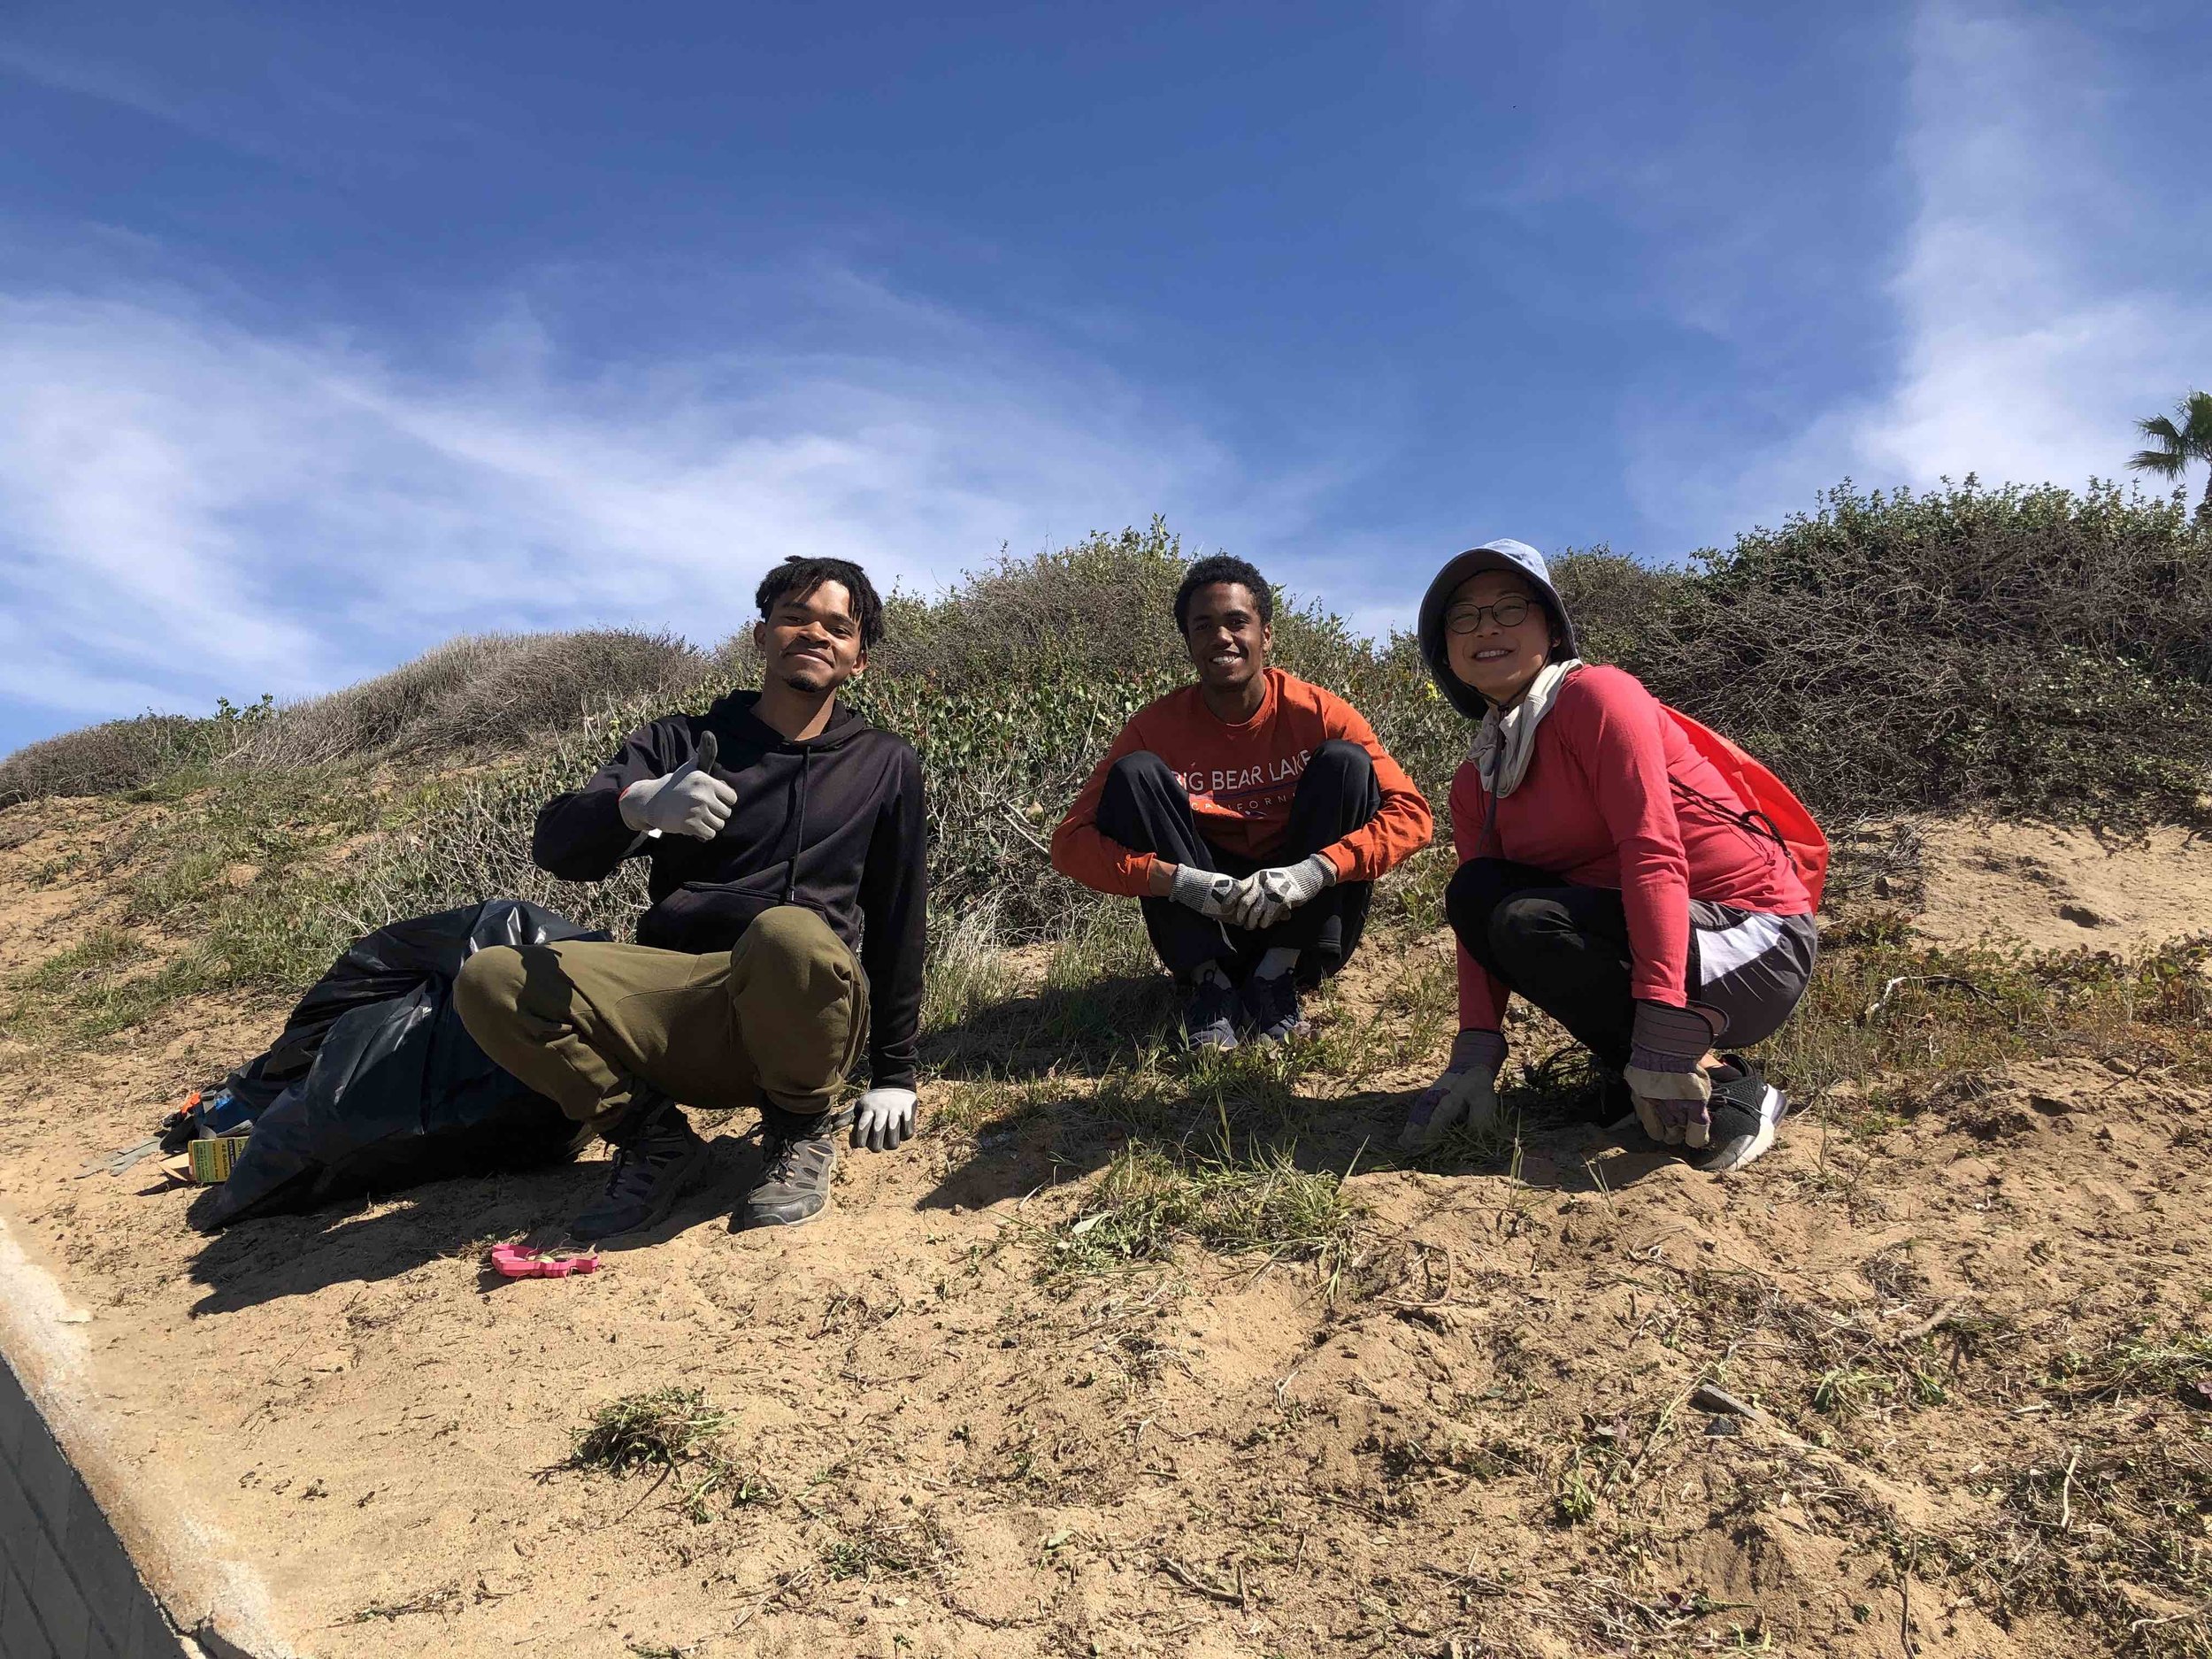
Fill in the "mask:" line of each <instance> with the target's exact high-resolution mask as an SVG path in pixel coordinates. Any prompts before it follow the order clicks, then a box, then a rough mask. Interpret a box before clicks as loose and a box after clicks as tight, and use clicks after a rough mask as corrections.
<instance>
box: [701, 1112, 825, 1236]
mask: <svg viewBox="0 0 2212 1659" xmlns="http://www.w3.org/2000/svg"><path fill="white" fill-rule="evenodd" d="M850 1121H851V1119H850V1118H849V1115H847V1114H841V1113H838V1112H822V1113H819V1114H818V1115H816V1116H815V1117H812V1118H803V1117H801V1116H799V1115H798V1114H796V1113H794V1112H782V1111H777V1110H774V1109H773V1108H771V1109H769V1110H767V1111H764V1112H763V1113H762V1114H761V1140H760V1145H761V1156H762V1164H761V1171H760V1179H758V1180H757V1181H756V1182H754V1183H753V1190H752V1191H751V1192H749V1193H748V1194H745V1202H743V1203H742V1204H741V1205H740V1206H739V1207H738V1211H737V1213H736V1214H735V1215H734V1216H732V1217H730V1230H731V1231H732V1232H733V1233H740V1232H743V1231H744V1230H746V1229H747V1228H749V1227H797V1226H803V1225H805V1224H806V1223H808V1222H810V1221H811V1220H813V1219H814V1217H817V1216H818V1215H820V1214H821V1213H822V1211H824V1210H826V1209H828V1208H829V1195H830V1176H831V1175H832V1174H833V1172H834V1171H836V1168H837V1131H838V1130H839V1129H841V1128H842V1127H843V1126H844V1125H846V1124H848V1123H849V1122H850Z"/></svg>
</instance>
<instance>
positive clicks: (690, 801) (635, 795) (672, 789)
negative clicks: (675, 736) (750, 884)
mask: <svg viewBox="0 0 2212 1659" xmlns="http://www.w3.org/2000/svg"><path fill="white" fill-rule="evenodd" d="M716 747H717V746H716V743H715V738H714V733H711V732H707V733H702V734H701V736H700V739H699V752H698V753H697V754H696V755H695V756H694V757H692V758H691V759H689V760H687V761H686V762H685V763H684V764H682V765H680V766H679V767H677V768H676V770H675V771H673V772H670V773H669V774H668V775H667V776H666V777H664V778H647V779H645V780H642V781H641V782H638V783H634V784H632V785H631V786H630V787H628V788H626V789H625V790H624V791H623V792H622V798H621V801H620V803H619V804H620V806H621V809H622V821H623V822H624V823H625V824H627V825H628V826H630V827H631V828H632V829H634V830H635V831H637V832H638V833H640V834H641V835H642V834H646V833H650V832H652V831H655V830H658V831H659V832H661V833H663V834H666V835H689V836H691V837H692V838H694V839H695V840H697V841H712V840H713V839H714V838H715V837H716V836H717V835H719V834H720V833H722V826H724V825H725V824H726V823H728V822H729V821H730V809H731V808H732V807H733V806H735V805H736V804H737V791H736V790H734V789H733V788H731V787H730V786H729V785H727V784H726V783H724V782H723V781H722V780H720V779H719V778H718V777H716V776H715V775H714V757H715V749H716Z"/></svg>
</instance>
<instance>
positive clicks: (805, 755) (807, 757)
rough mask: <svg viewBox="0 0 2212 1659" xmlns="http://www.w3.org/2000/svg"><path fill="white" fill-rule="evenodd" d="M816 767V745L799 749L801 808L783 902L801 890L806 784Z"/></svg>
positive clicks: (793, 836) (798, 813)
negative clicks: (800, 872) (800, 865)
mask: <svg viewBox="0 0 2212 1659" xmlns="http://www.w3.org/2000/svg"><path fill="white" fill-rule="evenodd" d="M813 769H814V746H813V745H812V744H811V743H810V744H808V745H807V746H806V747H805V748H803V749H801V750H800V751H799V810H798V811H797V812H795V814H793V817H794V818H795V820H796V822H795V828H794V831H793V834H792V838H791V867H790V869H789V870H788V871H787V872H785V874H784V879H783V902H785V903H786V904H788V903H790V902H792V901H793V900H794V899H795V898H796V897H797V896H798V892H799V855H800V854H801V853H802V852H803V851H805V850H806V784H807V778H808V775H809V774H810V772H812V771H813Z"/></svg>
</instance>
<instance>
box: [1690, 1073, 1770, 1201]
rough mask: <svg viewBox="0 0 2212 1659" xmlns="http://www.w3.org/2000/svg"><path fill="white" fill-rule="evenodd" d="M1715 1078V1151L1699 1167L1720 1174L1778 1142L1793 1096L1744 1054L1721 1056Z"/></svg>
mask: <svg viewBox="0 0 2212 1659" xmlns="http://www.w3.org/2000/svg"><path fill="white" fill-rule="evenodd" d="M1721 1061H1722V1064H1721V1065H1720V1067H1719V1069H1718V1070H1717V1071H1713V1072H1711V1073H1709V1075H1710V1076H1711V1078H1712V1079H1713V1099H1712V1103H1711V1107H1710V1110H1711V1112H1712V1118H1713V1141H1712V1144H1713V1148H1714V1150H1713V1155H1712V1156H1710V1157H1709V1158H1707V1159H1706V1160H1705V1162H1704V1163H1703V1164H1701V1165H1700V1166H1699V1167H1700V1168H1701V1169H1707V1170H1710V1171H1712V1172H1713V1173H1714V1174H1716V1175H1725V1174H1727V1173H1729V1172H1730V1171H1732V1170H1740V1169H1741V1168H1743V1166H1744V1165H1745V1164H1748V1163H1750V1162H1751V1161H1752V1160H1753V1159H1754V1158H1756V1157H1758V1156H1760V1155H1761V1154H1762V1153H1763V1152H1764V1151H1765V1150H1766V1149H1767V1148H1769V1147H1770V1146H1772V1145H1773V1144H1774V1134H1775V1131H1776V1130H1777V1129H1778V1128H1779V1127H1780V1126H1781V1123H1782V1119H1783V1118H1784V1117H1785V1116H1786V1115H1787V1113H1788V1111H1789V1109H1790V1102H1789V1096H1788V1095H1786V1094H1783V1093H1782V1091H1781V1090H1780V1089H1778V1088H1776V1087H1773V1086H1772V1085H1771V1084H1770V1083H1769V1082H1768V1081H1767V1079H1766V1073H1765V1072H1763V1071H1761V1070H1760V1069H1759V1068H1758V1066H1757V1065H1756V1064H1754V1063H1753V1062H1751V1061H1749V1060H1747V1059H1745V1058H1744V1057H1743V1056H1741V1055H1740V1054H1728V1055H1723V1056H1721Z"/></svg>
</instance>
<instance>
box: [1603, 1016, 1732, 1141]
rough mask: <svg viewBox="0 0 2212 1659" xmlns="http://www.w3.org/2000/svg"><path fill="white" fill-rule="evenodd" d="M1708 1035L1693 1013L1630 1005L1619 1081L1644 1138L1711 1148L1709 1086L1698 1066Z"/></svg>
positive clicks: (1706, 1021) (1710, 1043) (1710, 1027)
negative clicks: (1631, 1019)
mask: <svg viewBox="0 0 2212 1659" xmlns="http://www.w3.org/2000/svg"><path fill="white" fill-rule="evenodd" d="M1713 1036H1714V1032H1713V1025H1712V1022H1711V1021H1710V1020H1709V1019H1708V1018H1706V1017H1705V1016H1704V1015H1703V1014H1701V1013H1700V1012H1699V1011H1698V1010H1696V1009H1694V1008H1675V1007H1672V1006H1671V1005H1670V1004H1668V1003H1665V1002H1638V1003H1637V1004H1636V1025H1635V1028H1634V1030H1633V1031H1632V1033H1630V1036H1629V1052H1628V1064H1627V1065H1626V1066H1625V1067H1624V1069H1623V1070H1622V1072H1621V1080H1622V1081H1623V1082H1624V1083H1626V1084H1627V1085H1628V1092H1629V1094H1631V1096H1632V1097H1633V1098H1634V1100H1635V1102H1636V1119H1637V1121H1638V1122H1639V1123H1640V1124H1642V1125H1643V1126H1644V1133H1646V1134H1647V1135H1649V1136H1650V1137H1651V1138H1652V1139H1653V1140H1654V1141H1658V1142H1659V1143H1660V1144H1661V1145H1663V1146H1670V1147H1683V1146H1686V1147H1703V1146H1709V1145H1710V1144H1711V1143H1712V1139H1713V1118H1712V1111H1711V1109H1710V1106H1709V1102H1710V1101H1711V1099H1712V1095H1713V1085H1712V1079H1709V1077H1707V1076H1706V1074H1705V1067H1704V1064H1703V1061H1704V1059H1705V1056H1706V1055H1707V1054H1708V1053H1709V1051H1710V1050H1711V1048H1712V1046H1713Z"/></svg>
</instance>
